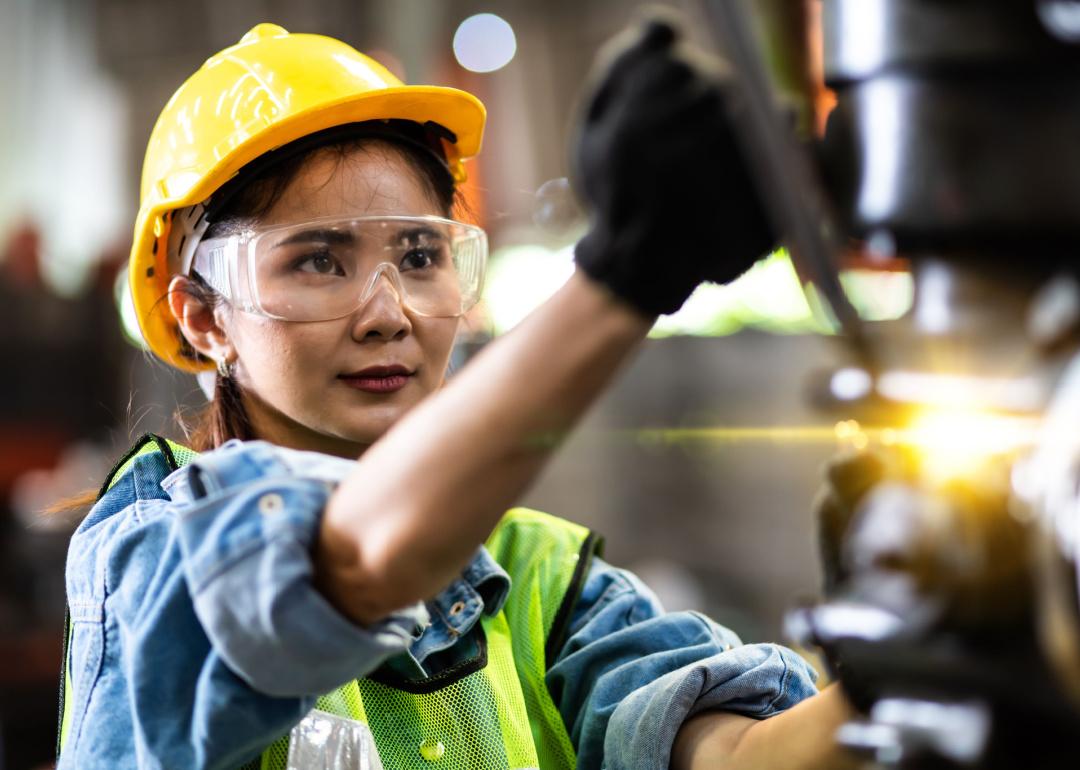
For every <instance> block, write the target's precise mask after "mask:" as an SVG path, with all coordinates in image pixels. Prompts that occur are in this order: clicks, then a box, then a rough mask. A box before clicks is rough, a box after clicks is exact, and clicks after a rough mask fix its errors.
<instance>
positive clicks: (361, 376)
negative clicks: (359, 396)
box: [338, 365, 416, 393]
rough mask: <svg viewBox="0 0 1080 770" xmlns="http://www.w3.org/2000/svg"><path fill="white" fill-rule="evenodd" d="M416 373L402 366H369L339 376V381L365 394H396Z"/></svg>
mask: <svg viewBox="0 0 1080 770" xmlns="http://www.w3.org/2000/svg"><path fill="white" fill-rule="evenodd" d="M415 373H416V372H415V371H412V370H410V369H407V368H406V367H404V366H400V365H393V366H369V367H368V368H366V369H361V370H359V371H356V372H350V373H348V374H339V375H338V379H339V380H341V381H342V382H344V383H345V384H346V385H348V386H349V387H350V388H356V389H357V390H362V391H364V392H365V393H394V392H396V391H399V390H401V389H402V388H404V387H405V386H406V385H407V384H408V382H409V378H410V377H412V376H413V375H414V374H415Z"/></svg>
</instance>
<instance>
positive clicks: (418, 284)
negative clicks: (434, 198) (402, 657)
mask: <svg viewBox="0 0 1080 770" xmlns="http://www.w3.org/2000/svg"><path fill="white" fill-rule="evenodd" d="M232 239H238V240H239V241H241V242H239V243H237V244H236V248H235V249H229V248H222V246H221V244H220V243H216V244H211V243H209V242H208V243H205V244H202V245H200V247H199V254H197V255H196V260H195V268H196V270H199V268H200V264H203V265H205V266H206V267H210V266H211V265H212V264H213V262H214V260H213V259H211V257H210V255H212V254H219V255H220V254H229V253H232V254H235V255H236V259H237V262H238V264H237V268H238V269H237V271H236V276H237V280H236V282H235V289H234V290H232V291H230V292H226V293H227V294H228V296H229V297H230V299H231V300H233V301H234V302H236V303H237V304H238V305H240V306H241V307H243V308H244V309H246V310H249V311H253V312H258V313H262V314H264V315H268V316H271V317H273V318H281V319H284V320H289V321H326V320H330V319H332V318H340V317H342V316H346V315H348V314H349V313H352V312H353V311H354V310H356V309H357V308H358V307H359V306H361V305H362V304H364V303H365V302H367V300H368V299H369V298H370V297H371V295H372V294H373V293H374V292H376V291H379V290H381V289H382V288H384V285H385V284H386V283H387V282H389V284H390V285H391V287H392V288H393V289H394V290H396V291H397V292H398V293H399V294H400V295H401V299H402V301H403V302H404V303H405V304H406V305H407V306H408V307H409V308H410V309H412V310H413V311H414V312H416V313H417V314H419V315H425V316H437V317H453V316H459V315H461V314H462V313H464V312H465V311H467V310H468V309H469V308H470V307H472V306H473V305H475V304H476V302H477V300H478V299H479V298H480V291H481V287H482V284H483V277H484V267H485V263H486V261H487V237H486V236H485V235H484V231H483V230H481V229H480V228H478V227H473V226H471V225H465V224H462V223H460V222H454V221H452V220H448V219H441V218H438V217H363V218H358V219H344V220H343V219H323V220H314V221H310V222H305V223H304V224H302V225H290V226H287V227H279V228H273V229H270V230H263V231H260V232H258V233H254V234H247V235H238V236H233V237H232ZM232 239H224V240H232ZM215 240H216V241H220V240H223V239H215ZM204 251H206V256H204V257H203V258H202V260H200V255H202V253H203V252H204ZM217 272H221V271H220V268H218V270H217ZM200 274H201V271H200ZM215 288H219V290H221V288H220V287H218V286H215Z"/></svg>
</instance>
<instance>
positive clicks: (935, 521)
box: [709, 0, 1080, 770]
mask: <svg viewBox="0 0 1080 770" xmlns="http://www.w3.org/2000/svg"><path fill="white" fill-rule="evenodd" d="M795 5H798V4H797V3H789V7H793V6H795ZM821 6H822V11H823V25H824V34H825V76H826V81H827V84H828V85H829V86H830V87H831V88H832V89H834V91H835V92H836V97H837V106H836V108H835V110H834V111H833V113H832V114H831V116H830V119H829V124H828V129H827V132H826V138H825V141H824V142H823V143H822V145H821V148H820V152H819V153H818V159H819V161H820V166H819V170H820V172H821V178H822V179H823V180H824V186H825V188H826V189H827V191H828V195H827V196H825V199H824V200H820V201H819V200H818V197H817V196H819V195H820V194H821V189H820V188H819V187H815V186H814V183H815V182H814V177H813V175H810V174H803V173H801V171H800V173H796V174H794V175H793V176H791V175H788V176H787V177H785V175H784V172H783V166H784V164H783V163H780V164H779V168H780V171H778V170H777V169H778V164H777V163H776V161H777V160H778V159H788V160H789V159H790V158H791V157H793V149H792V148H793V146H794V143H792V142H785V141H784V140H782V139H779V138H777V131H776V125H777V124H778V122H779V119H778V118H777V116H776V115H775V111H773V112H774V114H773V115H772V117H771V119H772V126H771V129H770V130H761V126H760V125H759V126H758V129H759V131H758V135H757V138H756V139H753V138H751V139H750V140H749V141H748V146H749V147H750V149H751V155H755V154H756V155H757V157H758V158H759V159H760V158H761V156H762V154H765V155H771V158H772V161H773V163H772V164H771V165H770V164H769V163H767V162H766V163H762V162H760V160H759V169H760V170H761V171H762V173H765V174H771V175H772V183H771V185H767V186H768V187H769V190H768V192H769V193H770V194H769V195H768V196H767V197H768V198H769V199H770V201H771V202H772V203H773V204H774V205H775V206H776V207H777V209H778V212H779V215H778V220H779V221H780V222H782V223H787V224H788V227H787V229H786V233H787V234H788V236H789V237H790V236H792V235H795V236H797V237H799V238H802V239H803V240H802V243H803V244H809V245H810V248H806V247H805V246H803V247H802V248H797V249H796V254H795V257H796V259H799V258H800V257H802V258H806V257H807V256H809V257H811V258H812V259H813V260H815V263H814V264H812V265H811V266H810V268H811V271H820V270H821V269H822V268H821V262H822V261H823V257H828V258H830V259H832V260H833V263H832V269H833V270H834V271H836V270H837V269H838V262H837V261H836V258H837V256H838V253H839V249H838V248H837V246H836V244H837V243H840V242H843V241H844V240H845V239H851V241H871V240H874V239H877V240H878V241H879V242H884V243H887V244H889V248H890V249H891V250H892V253H891V254H889V255H887V256H901V257H903V258H905V259H907V260H909V261H910V263H911V265H912V269H913V272H914V274H915V284H916V298H915V310H914V312H913V313H912V315H911V317H909V318H906V319H902V321H901V322H898V323H896V324H894V325H892V326H885V325H882V326H880V327H879V328H878V329H872V330H868V331H866V332H865V337H864V340H865V344H868V345H869V347H870V348H871V351H872V355H873V357H874V358H875V359H876V360H877V361H878V362H879V363H880V364H881V365H882V366H883V367H886V368H887V367H891V366H896V365H900V366H912V367H914V368H918V367H919V366H922V367H923V368H924V370H927V371H935V370H937V371H940V368H939V367H940V366H941V365H942V362H945V366H946V370H945V371H948V369H947V367H948V365H949V364H950V363H951V362H961V361H962V362H964V365H966V366H969V367H974V368H975V369H976V370H979V369H982V370H986V371H991V372H993V371H995V369H997V370H1000V368H1001V367H1003V366H1004V367H1005V370H1006V374H1007V375H1013V374H1017V373H1020V372H1023V373H1031V372H1032V371H1037V370H1038V369H1039V364H1038V355H1037V354H1036V351H1035V350H1034V346H1033V345H1032V344H1031V341H1030V340H1029V339H1027V338H1026V336H1025V332H1024V320H1025V311H1026V309H1027V308H1028V306H1029V305H1030V303H1031V302H1032V298H1033V297H1035V296H1036V294H1037V293H1038V290H1039V288H1040V287H1041V286H1042V285H1043V284H1044V282H1045V281H1046V280H1048V279H1049V278H1051V277H1052V276H1054V275H1055V274H1056V273H1058V272H1060V271H1063V270H1064V271H1066V272H1070V273H1075V271H1076V268H1077V262H1078V260H1077V259H1076V255H1077V254H1078V253H1080V45H1078V44H1075V41H1080V4H1078V3H1076V2H1072V1H1071V0H994V1H991V0H950V1H949V2H946V1H945V0H821ZM780 7H781V6H780V5H779V4H778V3H776V2H772V0H760V2H757V1H756V0H751V1H750V2H746V3H740V2H739V0H713V2H711V3H710V4H709V10H710V12H711V17H712V20H713V22H714V24H715V25H716V26H717V27H718V28H719V31H718V34H717V38H718V40H720V42H721V45H722V47H723V48H724V49H725V53H728V54H729V56H730V55H731V54H732V52H734V53H735V55H734V56H732V59H733V61H734V63H735V64H736V66H737V68H738V67H740V66H744V67H745V66H746V61H748V58H749V57H748V56H747V55H746V48H745V44H746V41H747V39H748V35H747V30H748V29H749V25H748V24H747V23H746V21H747V18H748V17H746V16H745V14H747V13H748V12H751V13H754V14H758V15H759V16H763V17H766V18H765V21H764V23H763V24H761V25H760V26H761V27H763V28H765V29H766V30H767V31H768V32H771V33H772V34H774V35H775V34H777V31H778V30H779V31H780V33H784V32H786V33H787V34H788V35H790V34H791V25H786V26H785V25H784V24H777V23H776V20H775V17H776V15H777V14H778V13H780V14H782V13H783V12H782V11H780V10H778V8H780ZM750 9H753V10H752V11H750ZM800 12H801V11H800ZM791 13H792V15H794V14H795V13H796V12H795V11H794V10H793V11H791ZM740 14H743V15H740ZM1051 22H1053V23H1051ZM1074 28H1075V29H1074ZM1073 33H1076V34H1073ZM740 40H741V41H742V43H741V44H740V42H739V41H740ZM733 41H734V42H733ZM787 42H788V43H789V44H790V42H791V40H790V39H789V40H788V41H787ZM740 45H742V46H743V47H742V48H740ZM783 45H785V42H784V41H782V40H779V41H778V40H776V39H774V40H772V41H771V46H772V47H776V46H783ZM769 46H770V43H767V44H766V47H769ZM750 71H751V73H753V72H754V68H753V66H751V67H750ZM756 80H757V78H756V76H751V77H750V78H749V83H750V85H751V86H753V87H754V88H755V89H757V90H758V91H759V93H758V97H757V98H756V99H752V100H751V106H752V108H753V109H752V112H753V111H756V117H755V119H756V120H758V121H762V120H764V121H768V120H770V116H769V115H768V114H766V113H767V112H768V109H762V105H763V104H767V99H765V98H764V97H763V96H762V84H761V83H760V82H756ZM786 81H787V82H790V78H786ZM749 124H750V125H752V121H749ZM785 153H786V155H785ZM799 162H801V161H798V162H796V164H795V165H796V168H797V169H799V165H798V164H799ZM782 181H786V182H787V183H789V184H790V189H789V190H788V193H789V194H786V195H785V194H781V193H782V192H783V191H782V190H781V188H782V184H781V182H782ZM778 190H779V191H780V192H778ZM800 199H803V200H807V199H808V200H809V201H810V205H809V206H808V207H806V206H804V210H803V212H802V214H800V213H798V212H795V213H792V208H793V201H795V202H797V201H799V200H800ZM795 205H796V206H797V205H798V204H797V203H796V204H795ZM823 212H835V216H836V220H835V221H836V222H837V227H836V229H835V230H834V231H832V232H826V233H825V234H824V237H823V236H822V234H821V232H820V231H818V232H817V233H814V232H813V231H812V229H811V228H810V227H808V226H807V221H808V219H809V220H810V221H812V220H813V218H814V217H816V216H821V215H822V213H823ZM807 215H809V217H808V216H807ZM792 223H794V225H795V226H794V227H792V226H791V225H792ZM882 236H883V237H882ZM815 238H816V242H815V241H814V239H815ZM799 252H801V254H800V253H799ZM931 285H935V286H938V287H940V286H943V285H945V286H948V287H949V292H950V293H949V295H948V296H946V297H945V300H944V302H943V303H941V302H939V304H943V305H944V306H945V307H947V308H948V310H949V311H950V312H949V313H947V314H946V315H947V317H948V323H947V324H945V325H944V326H942V327H941V328H936V329H930V328H928V327H926V326H925V325H922V324H921V322H920V318H919V315H920V307H921V303H925V302H927V301H929V300H928V295H927V293H926V292H925V291H924V288H925V287H929V286H931ZM1002 297H1003V298H1004V299H1001V298H1002ZM939 300H941V297H938V298H937V299H936V300H935V301H939ZM841 317H843V316H842V314H841ZM846 325H848V324H846ZM852 326H853V327H854V325H852ZM1025 349H1026V353H1025V352H1024V351H1025ZM943 352H945V353H947V355H943ZM1010 360H1011V361H1012V362H1013V365H1012V366H1011V367H1009V366H1008V362H1009V361H1010ZM1048 369H1049V371H1051V372H1054V371H1056V370H1054V369H1053V367H1049V368H1048ZM1044 374H1045V373H1044ZM1048 376H1049V377H1053V374H1050V375H1048ZM1048 390H1049V388H1048ZM909 502H910V501H909ZM910 504H912V505H917V504H918V503H910ZM896 505H897V500H896V498H895V496H894V497H892V498H890V497H889V495H888V494H873V495H868V496H867V499H866V500H864V501H863V502H861V503H860V505H859V507H858V509H857V510H856V511H855V512H854V514H853V520H852V524H851V526H850V527H849V528H848V529H847V531H846V532H845V533H844V535H843V540H844V542H842V543H841V544H839V547H840V548H841V549H842V550H843V551H844V552H845V553H846V554H847V558H848V559H849V564H848V566H849V567H850V570H851V572H850V575H849V577H848V578H847V579H846V581H845V583H844V585H842V586H841V588H840V589H839V590H838V591H837V592H836V593H834V594H833V595H831V596H830V597H828V598H827V600H826V602H825V603H824V604H822V605H820V606H819V607H817V608H813V609H810V610H808V611H806V612H800V613H799V614H798V615H797V617H796V620H797V621H798V622H796V623H794V624H793V628H798V629H800V630H801V633H802V636H803V639H804V640H807V641H817V642H824V643H825V644H826V646H828V647H830V648H831V649H832V650H833V651H834V652H837V653H839V654H840V656H841V659H842V660H844V661H845V665H846V667H847V668H848V669H849V670H856V671H859V672H860V673H859V676H858V677H857V679H858V680H859V683H860V684H862V685H865V688H864V689H865V693H864V695H868V697H867V698H866V699H865V700H864V702H862V703H861V704H860V705H861V707H862V708H863V709H864V710H865V712H866V715H867V716H866V719H865V720H863V721H861V722H858V723H854V724H852V725H850V726H849V727H850V729H848V730H846V731H844V732H843V733H842V735H841V739H842V740H843V741H845V742H846V743H847V744H848V745H849V746H851V747H852V748H853V749H856V750H859V751H862V752H863V753H864V754H865V756H867V758H868V761H869V762H870V763H872V764H871V766H875V767H900V768H917V769H919V770H925V769H927V768H960V767H972V768H1016V767H1021V766H1023V767H1030V768H1060V767H1065V766H1069V765H1071V764H1072V763H1074V762H1075V757H1076V754H1077V751H1078V750H1080V709H1078V708H1077V706H1076V704H1075V702H1074V701H1073V700H1072V699H1071V698H1070V695H1069V693H1068V692H1066V691H1065V690H1064V688H1063V687H1062V686H1061V685H1060V681H1059V680H1060V677H1059V676H1058V675H1057V673H1058V672H1056V671H1055V669H1054V663H1053V660H1052V659H1051V657H1052V656H1050V655H1049V654H1048V653H1047V648H1046V645H1045V640H1044V639H1043V638H1041V637H1040V631H1039V623H1038V618H1037V617H1036V616H1037V614H1038V602H1037V601H1036V600H1035V599H1033V598H1032V597H1033V595H1034V593H1035V592H1036V590H1037V589H1036V586H1037V577H1036V573H1037V572H1038V570H1037V568H1036V565H1035V563H1034V562H1035V558H1036V557H1035V556H1034V554H1035V549H1034V548H1028V546H1027V545H1026V543H1027V541H1029V540H1033V539H1034V537H1033V534H1032V532H1031V529H1032V527H1031V525H1030V523H1026V524H1025V522H1024V521H1023V520H1019V519H1017V517H1016V512H1015V511H1014V510H1012V509H1011V508H1010V507H1009V504H1008V503H1007V502H1006V501H1005V500H1004V499H1003V498H1002V499H1000V500H995V499H993V498H987V497H979V498H978V499H977V500H976V499H973V498H972V497H970V496H965V495H963V494H961V495H959V496H949V495H947V494H946V495H945V496H943V497H942V498H941V499H939V500H938V501H937V502H936V503H934V504H933V505H932V506H931V507H933V509H934V510H933V511H929V510H922V511H920V510H913V511H911V515H910V516H909V517H908V518H907V519H906V520H905V522H906V523H905V524H904V526H906V527H907V530H906V532H905V533H904V534H905V536H904V537H903V538H902V539H901V540H900V541H898V542H896V543H893V544H891V545H890V546H889V547H888V548H886V549H884V550H876V549H878V548H880V543H878V544H877V545H875V544H874V539H873V538H870V539H869V540H867V539H865V538H863V537H862V536H861V535H860V532H862V533H865V532H866V531H867V527H869V526H870V524H872V523H873V522H874V521H875V519H876V518H880V517H882V516H885V517H888V518H889V519H890V522H891V526H892V528H893V530H894V531H895V530H896V526H897V525H896V517H895V515H896V512H897V511H896V509H895V506H896ZM928 505H929V504H928ZM890 506H892V508H890ZM860 522H861V523H862V524H863V525H865V526H860ZM879 523H880V521H879ZM885 529H886V530H887V529H888V527H886V528H885ZM1003 544H1004V546H1005V547H1006V550H1005V551H1002V550H1001V548H1002V546H1003ZM1003 553H1007V554H1008V555H1009V556H1010V559H1008V560H1007V561H1008V563H1009V569H1007V570H1005V571H1002V570H1001V569H998V568H997V567H999V566H1000V564H1001V563H1002V561H1001V559H1002V554H1003ZM1073 577H1075V576H1073ZM1073 585H1075V580H1073ZM1006 599H1007V601H1006ZM853 609H854V610H855V611H854V612H853V611H852V610H853ZM1073 611H1074V612H1075V611H1076V608H1075V606H1074V608H1073ZM883 618H884V619H888V620H887V621H886V620H883ZM890 623H893V624H894V625H891V626H890ZM882 624H884V625H882ZM874 629H876V630H874ZM883 629H886V630H883Z"/></svg>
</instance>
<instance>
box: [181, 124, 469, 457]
mask: <svg viewBox="0 0 1080 770" xmlns="http://www.w3.org/2000/svg"><path fill="white" fill-rule="evenodd" d="M393 123H396V124H399V125H398V126H394V127H392V128H391V130H387V123H385V122H383V121H378V122H372V123H357V124H353V126H352V127H345V128H342V127H339V128H336V129H331V131H330V132H327V134H326V137H327V140H326V141H323V142H320V141H318V139H319V138H321V137H317V136H315V137H304V138H303V139H299V140H297V141H296V142H294V143H293V144H292V145H285V146H284V147H282V148H280V149H278V150H275V151H274V153H273V155H274V156H275V157H274V158H272V160H271V162H270V163H265V162H263V163H259V162H258V161H257V162H256V163H258V166H257V167H256V168H254V169H252V170H250V171H245V170H241V172H240V174H238V175H237V177H236V178H235V179H234V180H232V181H231V182H230V183H229V184H228V185H227V188H228V189H226V188H222V191H221V192H219V193H216V194H215V196H213V197H212V198H211V199H210V201H209V203H208V206H207V208H208V211H213V215H212V220H211V221H212V224H211V225H210V227H209V228H208V229H207V231H206V234H205V235H204V236H203V237H204V238H213V237H217V236H220V235H227V234H229V233H232V232H235V231H236V230H239V229H242V228H244V227H248V226H250V225H252V224H254V223H257V222H258V220H259V219H261V218H262V217H264V216H266V214H267V213H268V212H269V211H270V210H271V209H272V208H273V207H274V205H275V204H276V203H277V202H278V201H279V200H280V199H281V196H282V195H284V194H285V191H286V190H287V189H288V187H289V184H291V183H292V181H293V180H294V179H295V178H296V175H297V174H298V173H299V172H300V169H301V168H303V166H304V164H305V163H307V162H308V161H309V160H310V159H311V158H313V157H314V156H315V155H321V154H327V153H329V154H332V155H334V156H335V157H336V159H337V161H338V162H339V163H343V162H344V161H345V159H346V158H347V157H348V156H349V154H350V153H352V152H355V151H357V150H361V151H362V150H366V149H368V148H370V147H373V146H382V147H386V148H389V149H391V150H392V151H394V152H396V153H398V155H399V156H400V157H401V158H402V159H404V160H405V161H406V162H407V163H408V164H409V166H410V167H411V168H412V169H413V171H415V172H416V174H417V175H418V176H419V177H420V179H421V180H423V182H424V183H425V185H426V186H427V187H428V189H429V190H430V192H431V193H432V196H433V197H434V199H435V202H436V203H437V204H438V205H439V208H440V210H441V213H442V214H443V216H447V217H449V216H451V215H452V214H453V212H454V209H455V207H457V208H464V203H463V201H462V200H461V198H460V197H459V195H458V192H457V190H456V187H455V184H454V179H453V176H451V174H450V171H449V169H448V167H447V165H446V160H445V157H441V153H440V154H436V152H435V151H434V150H433V149H432V148H431V147H430V145H429V146H424V144H421V143H420V142H418V141H417V139H416V137H415V135H414V134H415V132H414V131H412V129H410V128H408V127H407V126H401V125H400V124H403V123H405V121H393ZM410 125H411V126H415V127H416V128H417V129H423V128H424V127H421V126H419V125H418V124H410ZM350 128H351V129H353V130H350ZM398 128H404V129H405V130H394V129H398ZM313 140H314V141H313ZM435 146H438V145H435ZM253 165H254V164H253ZM222 195H223V196H226V197H227V199H226V200H224V202H222V200H221V198H220V197H219V196H222ZM188 291H190V292H191V293H192V294H193V295H194V296H196V297H197V298H198V299H200V300H202V301H203V302H205V303H206V304H208V305H210V306H211V307H215V306H216V305H217V304H219V303H220V302H222V301H223V299H222V298H221V296H220V295H219V294H218V293H217V292H215V291H214V290H213V289H212V288H211V287H210V286H209V285H208V284H207V283H206V282H205V281H203V280H202V279H201V277H200V276H198V275H197V274H193V275H192V281H191V283H190V284H189V288H188ZM242 395H243V394H242V392H241V390H240V387H239V385H238V384H237V383H236V380H235V378H233V377H222V376H220V375H218V377H217V382H216V384H215V386H214V395H213V398H212V399H211V400H210V403H209V404H207V405H206V406H205V407H204V408H203V409H202V410H201V412H200V413H199V414H198V415H197V416H196V417H195V419H194V420H193V421H192V422H191V424H188V422H187V421H186V420H184V419H183V417H182V416H181V415H178V419H177V422H178V423H179V425H180V428H181V430H182V431H183V433H184V435H185V439H186V441H187V443H188V445H189V446H190V447H191V448H192V449H194V450H196V451H199V452H202V451H206V450H209V449H213V448H215V447H218V446H220V445H221V444H223V443H224V442H226V441H228V440H229V439H233V438H238V439H242V440H248V439H252V438H255V436H254V432H253V430H252V427H251V421H250V419H249V417H248V414H247V410H246V409H245V408H244V403H243V398H242Z"/></svg>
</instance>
